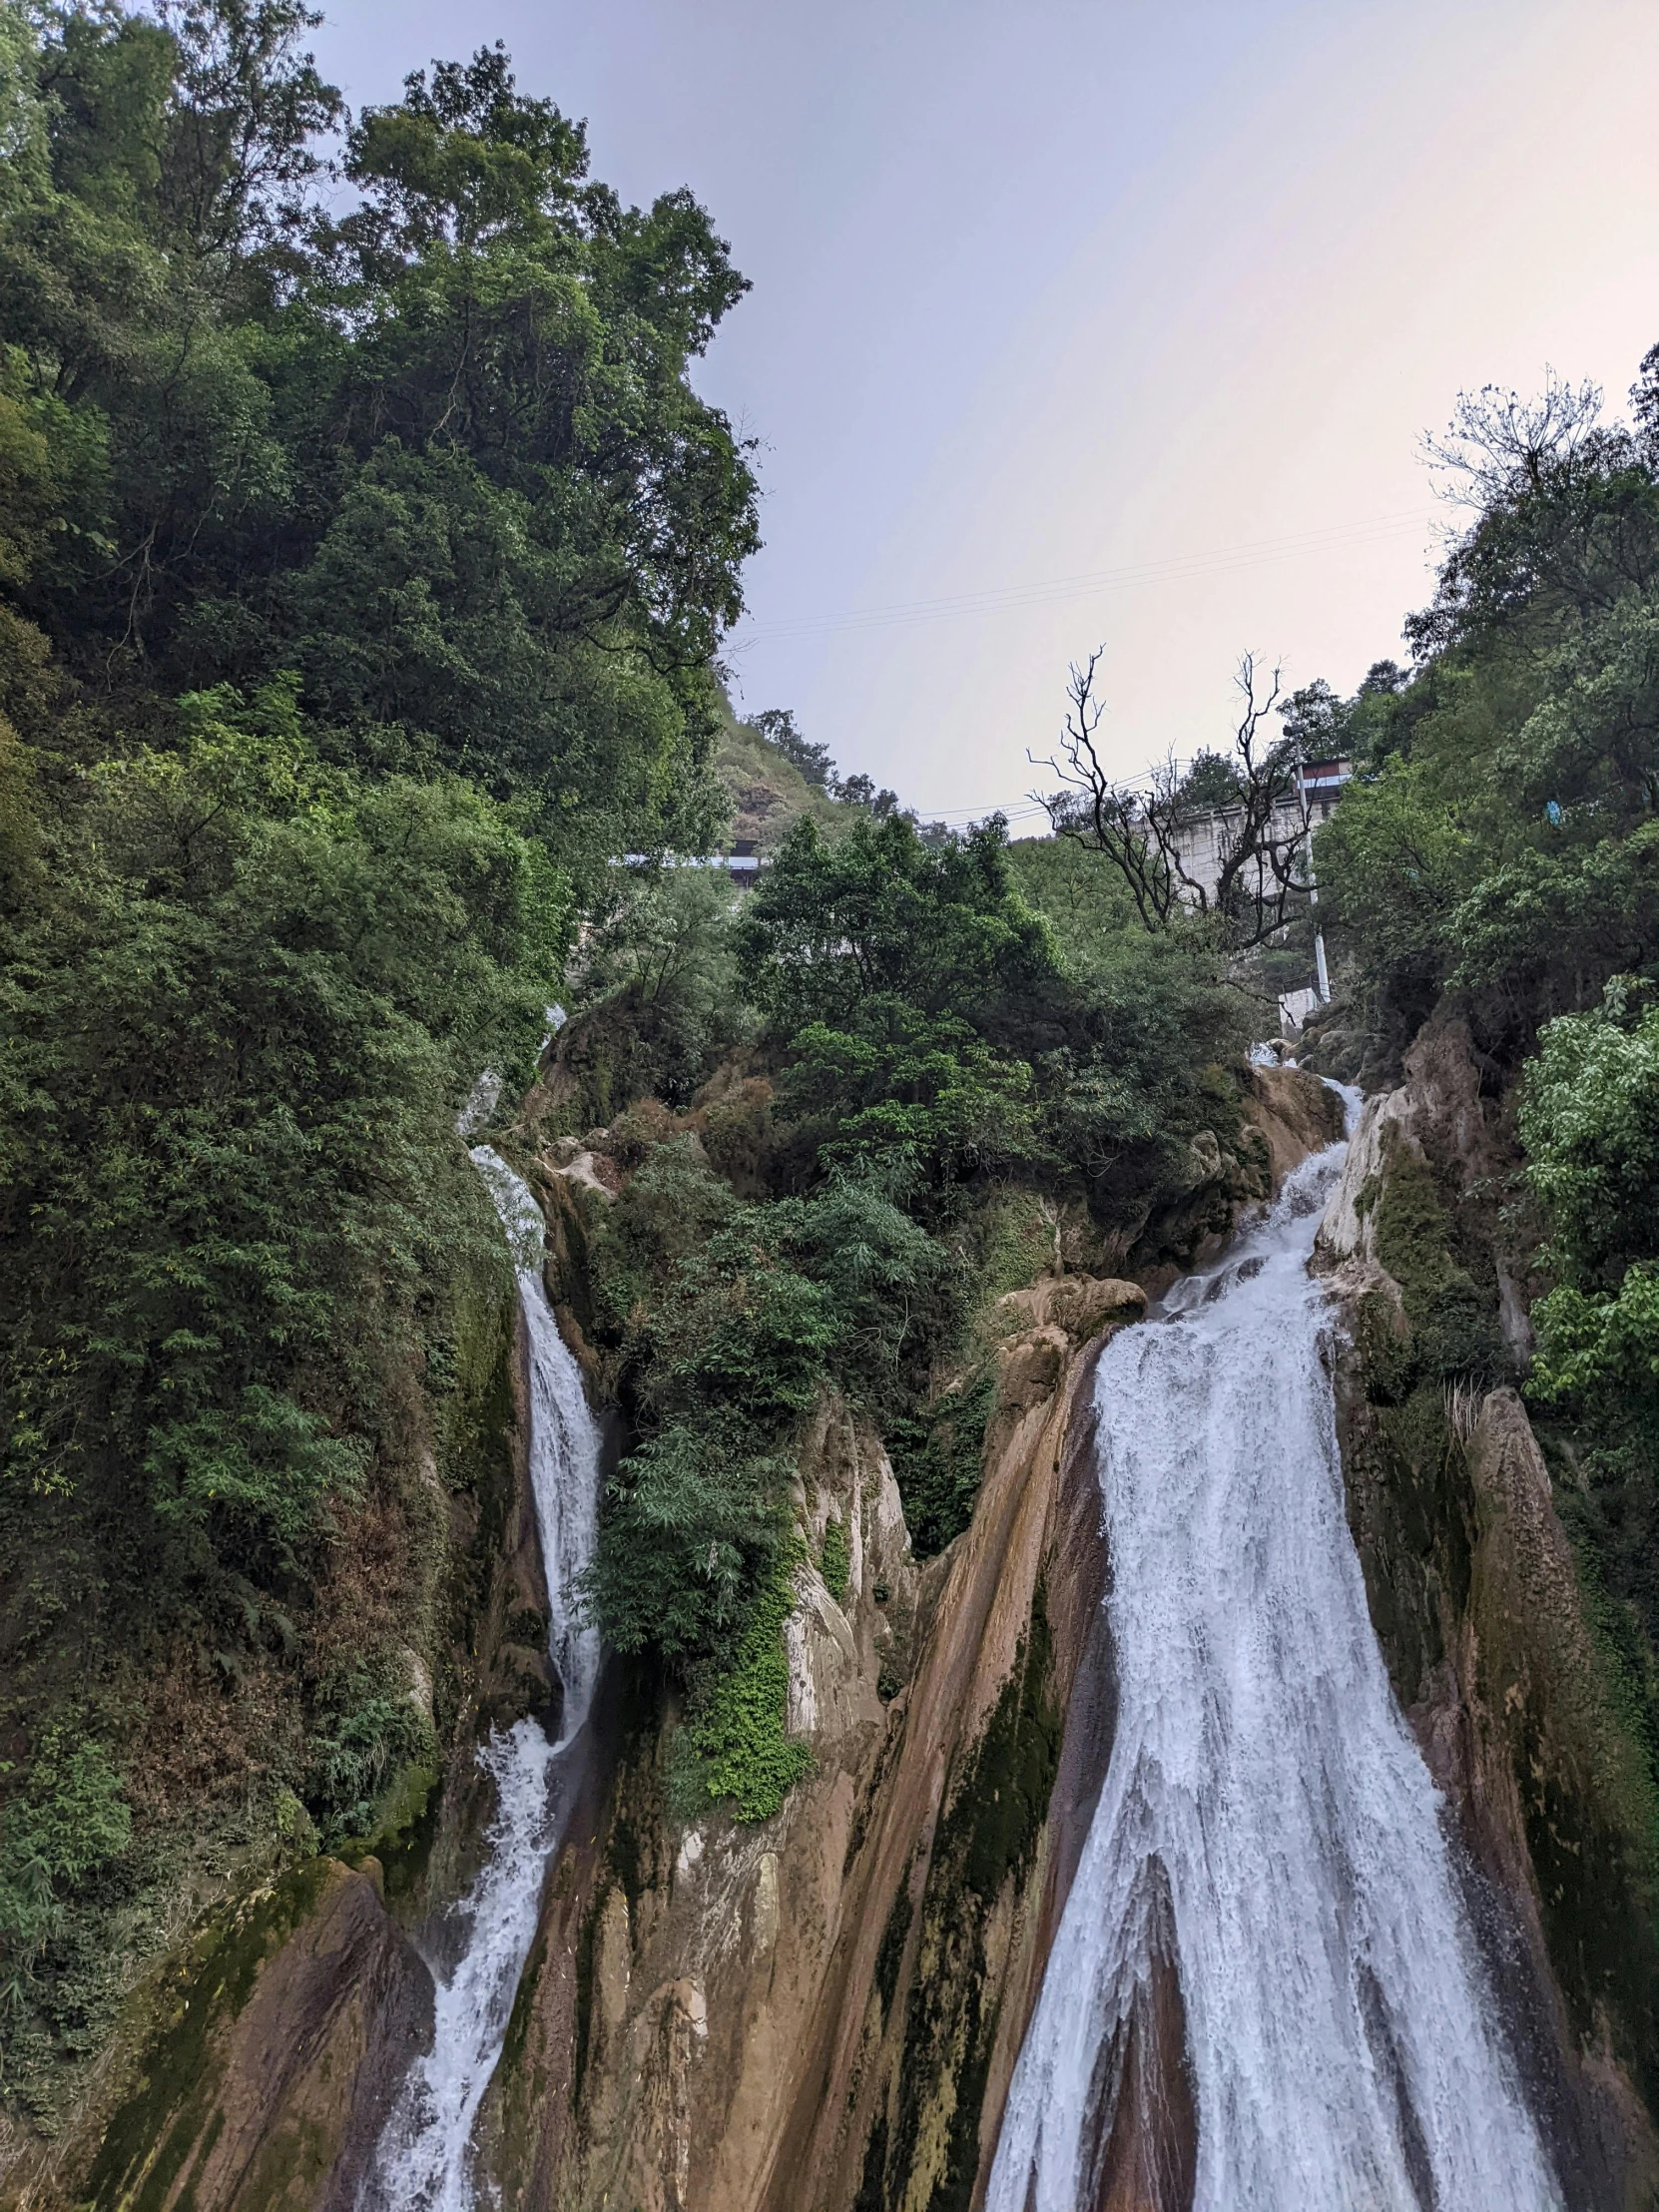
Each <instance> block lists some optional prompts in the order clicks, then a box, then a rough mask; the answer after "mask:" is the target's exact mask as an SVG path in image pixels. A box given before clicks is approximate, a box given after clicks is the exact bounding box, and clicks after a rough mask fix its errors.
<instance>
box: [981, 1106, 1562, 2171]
mask: <svg viewBox="0 0 1659 2212" xmlns="http://www.w3.org/2000/svg"><path fill="white" fill-rule="evenodd" d="M1343 1152H1344V1147H1343V1146H1342V1145H1333V1146H1332V1147H1330V1148H1329V1149H1328V1150H1327V1151H1326V1152H1324V1153H1322V1154H1320V1155H1318V1156H1317V1157H1316V1158H1314V1159H1312V1160H1309V1161H1307V1162H1305V1163H1304V1164H1303V1166H1302V1167H1301V1168H1300V1169H1299V1170H1298V1171H1297V1172H1296V1173H1295V1175H1293V1176H1292V1177H1291V1178H1290V1179H1289V1181H1288V1182H1287V1185H1286V1188H1285V1191H1284V1195H1283V1196H1282V1197H1281V1199H1280V1200H1279V1202H1278V1204H1277V1206H1276V1207H1275V1208H1274V1209H1273V1211H1272V1213H1271V1214H1270V1215H1269V1216H1268V1218H1267V1220H1266V1221H1265V1222H1264V1223H1263V1224H1262V1225H1261V1226H1260V1227H1258V1228H1257V1229H1255V1230H1254V1231H1252V1232H1250V1233H1249V1234H1247V1235H1246V1236H1245V1237H1243V1238H1242V1239H1241V1240H1240V1241H1239V1243H1238V1244H1237V1245H1236V1246H1235V1247H1234V1248H1233V1250H1232V1252H1231V1253H1230V1255H1229V1257H1228V1259H1227V1260H1226V1261H1225V1262H1224V1263H1223V1264H1222V1265H1221V1266H1220V1267H1218V1268H1217V1269H1215V1270H1213V1271H1212V1272H1211V1273H1209V1274H1207V1275H1204V1276H1199V1277H1194V1278H1189V1279H1187V1280H1186V1281H1184V1282H1182V1283H1181V1284H1179V1285H1178V1286H1177V1287H1176V1289H1175V1290H1174V1291H1173V1292H1172V1293H1171V1294H1170V1296H1169V1297H1168V1298H1167V1299H1166V1300H1165V1301H1164V1303H1163V1305H1162V1307H1161V1308H1160V1309H1159V1310H1158V1311H1157V1314H1156V1317H1155V1318H1154V1319H1151V1320H1149V1321H1147V1322H1145V1323H1143V1324H1142V1325H1141V1326H1139V1327H1138V1328H1135V1329H1129V1330H1125V1331H1123V1332H1122V1333H1121V1334H1120V1335H1119V1336H1117V1337H1116V1338H1114V1340H1113V1341H1112V1343H1111V1344H1110V1345H1109V1346H1108V1347H1107V1349H1106V1351H1105V1353H1104V1354H1103V1356H1102V1358H1101V1361H1100V1368H1099V1380H1098V1383H1097V1392H1096V1402H1097V1406H1098V1411H1099V1445H1098V1454H1099V1455H1098V1468H1099V1477H1100V1486H1101V1498H1102V1507H1103V1526H1104V1533H1105V1537H1106V1542H1107V1546H1108V1550H1109V1557H1110V1584H1109V1588H1108V1592H1107V1596H1106V1598H1105V1600H1104V1602H1105V1606H1106V1610H1107V1615H1108V1623H1109V1626H1110V1630H1111V1639H1112V1646H1113V1651H1114V1655H1115V1661H1116V1668H1117V1677H1118V1701H1119V1702H1118V1719H1117V1729H1116V1735H1115V1738H1114V1742H1113V1748H1112V1754H1111V1759H1110V1762H1109V1765H1108V1770H1107V1774H1106V1779H1105V1783H1104V1786H1103V1788H1102V1791H1101V1796H1100V1802H1099V1805H1098V1806H1097V1808H1096V1811H1095V1815H1094V1819H1093V1821H1092V1823H1091V1826H1090V1829H1089V1834H1088V1837H1087V1840H1086V1842H1085V1844H1084V1848H1083V1853H1082V1857H1081V1860H1080V1861H1079V1864H1078V1869H1077V1874H1076V1877H1075V1880H1074V1882H1073V1885H1072V1889H1071V1892H1070V1895H1069V1897H1068V1899H1067V1902H1066V1907H1065V1912H1064V1915H1063V1917H1062V1919H1061V1923H1060V1927H1059V1930H1058V1932H1057V1935H1056V1937H1055V1941H1054V1945H1053V1950H1052V1954H1051V1956H1050V1958H1049V1962H1048V1967H1047V1971H1046V1973H1045V1976H1044V1979H1043V1984H1042V1988H1041V1991H1040V1994H1039V1996H1038V2000H1037V2005H1036V2009H1035V2012H1034V2014H1033V2017H1032V2020H1031V2024H1030V2027H1029V2029H1028V2031H1027V2034H1026V2038H1025V2042H1024V2046H1023V2048H1022V2049H1021V2051H1020V2054H1019V2059H1018V2062H1017V2064H1016V2066H1015V2070H1014V2075H1013V2080H1012V2083H1011V2085H1010V2089H1009V2094H1008V2101H1007V2106H1006V2110H1005V2114H1004V2118H1003V2123H1002V2130H1001V2136H1000V2140H999V2142H998V2145H997V2151H996V2158H995V2163H994V2165H993V2168H992V2174H991V2181H990V2188H989V2192H988V2195H987V2199H986V2212H1093V2207H1094V2206H1095V2205H1096V2203H1097V2202H1098V2201H1100V2198H1099V2191H1100V2188H1101V2185H1102V2176H1101V2173H1100V2171H1099V2165H1100V2160H1101V2157H1102V2155H1103V2152H1102V2139H1103V2137H1104V2135H1105V2134H1106V2132H1107V2131H1108V2130H1109V2127H1110V2122H1111V2114H1110V2111H1109V2110H1106V2111H1104V2112H1103V2110H1102V2107H1103V2105H1105V2104H1106V2103H1108V2102H1109V2100H1110V2097H1111V2094H1112V2077H1113V2073H1114V2068H1115V2067H1119V2066H1121V2064H1122V2059H1121V2053H1122V2050H1123V2048H1124V2045H1125V2040H1126V2036H1127V2034H1128V2027H1129V2021H1130V2018H1131V2014H1132V2011H1133V2010H1134V2009H1135V2008H1136V2007H1137V2003H1138V1998H1137V1991H1139V1992H1140V1997H1141V1999H1142V2000H1144V1998H1145V1994H1146V1987H1147V1978H1148V1971H1149V1967H1148V1954H1149V1951H1150V1950H1151V1948H1152V1947H1153V1946H1154V1945H1155V1944H1160V1943H1161V1944H1162V1946H1163V1947H1164V1950H1165V1953H1166V1955H1167V1956H1169V1957H1171V1958H1172V1959H1173V1961H1174V1964H1175V1968H1176V1971H1177V1973H1178V1976H1179V1983H1180V1990H1181V1998H1182V2002H1183V2005H1184V2009H1185V2023H1186V2043H1187V2060H1188V2066H1189V2086H1190V2088H1191V2091H1192V2095H1193V2101H1194V2103H1195V2105H1196V2109H1197V2132H1198V2140H1197V2151H1196V2158H1197V2186H1196V2192H1195V2196H1194V2205H1195V2212H1315V2208H1318V2212H1558V2208H1559V2205H1560V2198H1559V2196H1558V2193H1557V2191H1556V2188H1555V2185H1554V2183H1553V2181H1552V2180H1551V2178H1550V2174H1549V2170H1548V2167H1547V2164H1546V2161H1545V2158H1544V2156H1543V2153H1542V2150H1541V2148H1540V2145H1539V2141H1538V2137H1537V2133H1536V2131H1535V2129H1534V2127H1533V2124H1532V2121H1531V2119H1530V2118H1529V2116H1528V2114H1527V2112H1526V2109H1525V2107H1524V2105H1523V2103H1522V2100H1521V2097H1520V2094H1519V2090H1518V2087H1517V2083H1516V2077H1515V2073H1514V2070H1513V2066H1512V2063H1511V2060H1510V2057H1509V2055H1508V2052H1507V2049H1506V2046H1505V2042H1504V2038H1503V2035H1502V2033H1501V2030H1500V2028H1499V2026H1498V2024H1497V2013H1496V2006H1495V2004H1494V2000H1493V1995H1492V1991H1491V1989H1490V1987H1489V1986H1488V1983H1487V1977H1486V1974H1485V1972H1484V1969H1483V1966H1482V1962H1481V1960H1480V1957H1479V1955H1478V1953H1477V1951H1476V1948H1475V1944H1474V1941H1473V1937H1472V1936H1471V1932H1470V1929H1469V1926H1468V1922H1467V1918H1466V1915H1465V1912H1464V1910H1463V1906H1462V1902H1461V1899H1460V1896H1459V1892H1458V1887H1457V1881H1456V1877H1455V1873H1454V1869H1453V1865H1452V1860H1451V1853H1450V1850H1449V1848H1448V1844H1447V1839H1446V1836H1445V1834H1444V1832H1443V1827H1442V1804H1441V1800H1440V1798H1439V1795H1438V1793H1437V1791H1436V1790H1435V1788H1434V1786H1433V1784H1432V1782H1431V1781H1430V1779H1429V1775H1428V1772H1427V1769H1426V1768H1425V1767H1424V1765H1423V1762H1422V1759H1421V1757H1420V1755H1419V1753H1418V1751H1417V1748H1416V1745H1415V1743H1414V1742H1413V1740H1412V1738H1411V1736H1410V1734H1409V1732H1408V1730H1407V1728H1406V1726H1405V1722H1404V1720H1403V1718H1402V1716H1401V1715H1400V1712H1399V1710H1398V1708H1397V1706H1396V1704H1395V1702H1394V1698H1393V1693H1392V1690H1391V1687H1390V1685H1389V1681H1388V1675H1387V1671H1386V1668H1385V1666H1384V1664H1383V1655H1382V1652H1381V1650H1380V1649H1379V1646H1378V1642H1377V1637H1376V1635H1375V1633H1374V1632H1373V1629H1372V1623H1371V1617H1370V1614H1369V1613H1368V1611H1367V1606H1366V1593H1365V1586H1364V1582H1363V1579H1362V1576H1361V1571H1360V1560H1359V1556H1358V1554H1357V1552H1356V1550H1355V1547H1354V1542H1353V1539H1352V1537H1351V1535H1350V1532H1349V1527H1348V1521H1347V1516H1346V1512H1345V1504H1344V1491H1343V1475H1342V1466H1341V1462H1340V1460H1339V1457H1338V1450H1337V1432H1336V1418H1335V1408H1334V1403H1333V1397H1332V1386H1331V1380H1330V1374H1329V1367H1328V1357H1329V1348H1330V1329H1331V1324H1330V1317H1329V1309H1328V1307H1327V1305H1326V1302H1325V1298H1324V1295H1323V1293H1322V1291H1321V1289H1320V1287H1319V1285H1318V1284H1317V1283H1316V1282H1314V1281H1313V1280H1312V1279H1311V1278H1310V1276H1309V1273H1308V1265H1307V1263H1308V1259H1309V1255H1310V1253H1311V1251H1312V1248H1313V1240H1314V1234H1315V1229H1316V1225H1317V1221H1318V1217H1319V1213H1320V1210H1321V1208H1322V1206H1323V1204H1324V1201H1325V1198H1326V1195H1327V1194H1328V1192H1329V1190H1330V1189H1331V1186H1332V1184H1333V1182H1334V1181H1335V1178H1336V1176H1337V1175H1338V1173H1339V1171H1340V1168H1341V1163H1342V1157H1343ZM1145 2016H1146V2014H1145V2010H1144V2005H1143V2009H1142V2010H1141V2017H1142V2018H1143V2019H1144V2017H1145ZM1113 2201H1114V2202H1116V2199H1115V2198H1114V2199H1113Z"/></svg>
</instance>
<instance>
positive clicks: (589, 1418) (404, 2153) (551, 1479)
mask: <svg viewBox="0 0 1659 2212" xmlns="http://www.w3.org/2000/svg"><path fill="white" fill-rule="evenodd" d="M470 1157H471V1159H472V1160H473V1162H474V1164H475V1165H476V1166H477V1167H478V1169H479V1171H480V1172H481V1173H482V1175H483V1177H484V1180H485V1181H486V1183H487V1184H488V1185H489V1189H490V1195H491V1197H492V1198H493V1199H494V1201H495V1207H496V1211H497V1213H499V1215H500V1216H501V1220H502V1224H503V1226H504V1227H505V1229H506V1232H507V1236H508V1239H509V1241H510V1243H511V1245H512V1248H513V1261H514V1266H515V1268H516V1271H517V1275H518V1296H519V1304H520V1306H521V1308H522V1309H523V1314H524V1324H525V1333H526V1336H527V1339H528V1343H529V1368H530V1486H531V1490H532V1493H533V1495H534V1498H535V1506H536V1522H537V1526H538V1528H539V1529H540V1532H541V1550H542V1560H543V1564H544V1566H545V1569H546V1576H547V1599H548V1606H549V1611H550V1616H551V1632H550V1635H549V1639H548V1648H549V1651H550V1652H551V1655H552V1659H553V1663H554V1665H555V1666H556V1667H557V1669H558V1672H559V1680H560V1683H561V1685H562V1687H563V1692H564V1710H563V1718H562V1723H561V1727H560V1732H559V1740H558V1742H557V1743H552V1742H550V1741H549V1739H548V1736H547V1733H546V1731H545V1730H544V1729H543V1728H542V1727H541V1725H540V1723H539V1722H537V1721H535V1720H530V1719H526V1720H521V1721H519V1722H518V1723H517V1724H516V1726H514V1727H513V1728H510V1729H508V1730H506V1731H505V1732H504V1733H503V1732H501V1731H495V1732H493V1733H492V1734H491V1736H490V1739H489V1741H488V1743H487V1744H485V1745H484V1747H483V1748H482V1750H481V1751H480V1753H479V1761H480V1764H481V1765H482V1766H483V1767H484V1768H485V1769H486V1770H487V1771H488V1773H489V1774H490V1776H491V1778H492V1779H493V1781H494V1783H495V1788H496V1812H495V1818H494V1820H493V1822H492V1823H491V1826H490V1830H489V1834H488V1836H487V1838H486V1840H485V1860H484V1865H483V1868H482V1870H481V1871H480V1873H479V1875H478V1878H477V1880H476V1881H475V1882H474V1884H473V1886H472V1888H471V1890H470V1891H469V1892H468V1894H467V1896H466V1897H465V1898H464V1899H463V1900H462V1901H461V1903H460V1904H459V1905H458V1906H457V1907H456V1908H455V1914H456V1918H457V1920H458V1922H459V1924H460V1930H461V1934H462V1947H461V1950H460V1955H459V1957H458V1958H457V1959H456V1962H455V1964H454V1966H453V1968H452V1970H450V1971H448V1972H447V1973H445V1972H442V1971H437V1972H435V1975H434V1978H435V1981H436V1992H435V2021H434V2031H433V2037H432V2048H431V2050H430V2051H429V2052H428V2054H427V2055H426V2056H425V2057H424V2058H422V2059H420V2060H419V2061H417V2063H416V2064H415V2066H414V2067H413V2068H412V2070H411V2072H410V2074H409V2078H408V2081H407V2082H406V2084H405V2086H404V2089H403V2092H402V2094H401V2096H400V2097H399V2099H398V2102H397V2104H396V2106H395V2107H394V2109H393V2111H392V2115H391V2118H390V2120H389V2121H388V2123H387V2126H386V2130H385V2133H384V2135H383V2136H382V2138H381V2142H380V2148H379V2153H378V2156H377V2159H376V2162H375V2166H374V2170H373V2172H372V2174H371V2176H370V2178H369V2181H368V2183H367V2186H366V2188H365V2190H364V2192H363V2196H362V2199H361V2203H362V2206H363V2212H470V2208H471V2207H472V2205H473V2204H474V2202H475V2201H476V2199H475V2191H474V2188H473V2183H472V2176H471V2142H472V2128H473V2122H474V2121H475V2119H476V2118H477V2114H478V2107H479V2104H480V2103H481V2102H482V2100H483V2095H484V2091H485V2089H486V2088H487V2087H488V2086H489V2080H490V2076H491V2074H492V2073H493V2072H494V2070H495V2064H496V2060H497V2059H498V2058H499V2057H500V2055H501V2045H502V2041H503V2039H504V2037H505V2035H506V2032H507V2022H508V2019H509V2018H510V2016H511V2013H512V2008H513V1997H514V1994H515V1992H516V1991H517V1988H518V1983H519V1977H520V1975H521V1974H522V1973H523V1971H524V1962H525V1960H526V1959H527V1958H528V1956H529V1954H530V1945H531V1944H532V1942H533V1941H534V1940H535V1934H536V1922H537V1918H538V1916H539V1914H540V1910H541V1898H542V1889H543V1883H544V1878H545V1876H546V1872H547V1867H548V1863H549V1861H550V1859H551V1857H552V1855H553V1853H554V1851H555V1850H556V1849H557V1846H558V1842H559V1837H560V1834H561V1831H562V1827H563V1822H564V1818H565V1815H566V1812H567V1811H568V1799H569V1787H568V1784H569V1780H570V1776H569V1771H568V1770H569V1767H570V1761H569V1759H568V1757H567V1754H568V1753H569V1751H570V1748H571V1746H572V1745H573V1744H574V1743H575V1741H576V1739H577V1737H578V1736H579V1734H580V1733H581V1730H582V1727H583V1724H584V1723H585V1721H586V1720H587V1716H588V1707H589V1705H590V1703H591V1701H592V1698H593V1690H594V1683H595V1680H596V1678H597V1676H598V1672H599V1641H598V1637H597V1635H596V1634H595V1632H594V1630H593V1629H592V1628H591V1627H590V1626H588V1625H587V1624H586V1623H585V1622H584V1621H583V1620H582V1619H581V1618H580V1617H579V1615H578V1614H577V1613H576V1612H575V1611H574V1610H573V1605H572V1585H573V1582H574V1581H575V1578H576V1577H577V1576H579V1575H580V1573H581V1571H582V1569H583V1568H584V1567H585V1566H586V1565H587V1564H588V1562H589V1560H590V1559H591V1558H592V1557H593V1547H594V1538H595V1531H596V1527H597V1519H598V1509H599V1431H598V1429H597V1427H596V1426H595V1423H594V1419H593V1415H592V1413H591V1412H590V1410H589V1408H588V1401H587V1396H586V1393H585V1392H584V1390H583V1387H582V1373H581V1370H580V1369H579V1368H578V1366H577V1365H576V1362H575V1359H574V1358H573V1357H572V1355H571V1352H570V1348H569V1347H568V1346H567V1345H566V1343H565V1341H564V1339H563V1337H562V1336H561V1335H560V1334H559V1325H558V1322H557V1320H556V1318H555V1316H554V1313H553V1309H552V1307H551V1306H550V1305H549V1304H548V1300H547V1293H546V1290H545V1289H544V1287H543V1284H542V1272H541V1271H542V1253H543V1244H544V1238H545V1225H544V1223H543V1221H542V1216H541V1211H540V1209H539V1208H538V1206H537V1205H536V1202H535V1199H534V1198H533V1197H532V1196H531V1194H530V1192H529V1191H528V1190H527V1189H526V1187H525V1186H524V1184H523V1183H522V1182H521V1181H520V1180H519V1178H518V1177H517V1176H516V1175H515V1174H514V1173H513V1171H512V1169H511V1168H509V1167H508V1165H507V1163H506V1162H505V1160H503V1159H502V1158H501V1157H500V1155H499V1154H498V1153H496V1152H493V1151H491V1149H490V1148H489V1146H488V1145H477V1146H475V1147H474V1148H473V1149H472V1152H471V1154H470ZM451 1933H453V1932H451Z"/></svg>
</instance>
